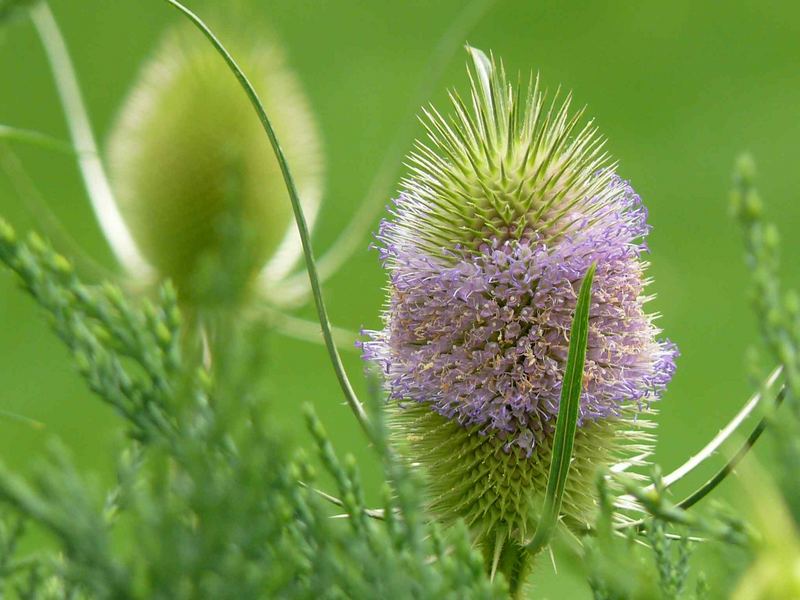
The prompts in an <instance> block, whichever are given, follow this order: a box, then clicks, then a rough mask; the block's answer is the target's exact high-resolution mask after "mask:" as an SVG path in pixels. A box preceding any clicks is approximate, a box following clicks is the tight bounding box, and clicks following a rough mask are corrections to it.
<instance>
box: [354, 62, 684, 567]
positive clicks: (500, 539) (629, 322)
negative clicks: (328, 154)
mask: <svg viewBox="0 0 800 600" xmlns="http://www.w3.org/2000/svg"><path fill="white" fill-rule="evenodd" d="M471 52H472V58H473V61H474V67H475V68H474V72H473V73H471V75H470V76H471V82H472V86H471V97H470V98H469V101H468V102H465V101H464V100H462V98H460V97H459V96H458V95H457V94H455V93H453V94H452V96H451V97H452V101H453V107H454V111H455V115H454V116H453V117H452V118H445V117H443V116H441V115H440V114H439V113H438V112H436V110H435V109H431V110H429V111H427V112H426V117H427V119H426V127H427V130H428V135H429V143H428V144H423V143H418V145H417V148H416V150H415V152H414V153H413V154H412V156H411V158H410V164H411V171H412V173H411V175H410V176H409V177H408V178H406V179H405V180H404V182H403V191H402V192H401V193H400V195H399V196H398V198H397V199H396V200H395V202H394V206H393V208H392V210H391V213H392V214H391V218H390V219H388V220H386V221H384V222H383V223H382V225H381V228H380V231H379V233H378V236H377V237H378V240H379V243H380V253H381V259H382V261H383V264H384V266H385V267H386V269H387V270H388V272H389V300H388V305H387V308H386V312H385V315H384V320H385V327H384V328H383V329H382V330H380V331H370V332H366V333H367V335H368V337H369V339H368V340H367V341H365V342H364V343H363V349H364V356H365V358H367V359H369V360H371V361H374V362H375V363H377V364H378V365H380V367H381V369H382V370H383V372H384V374H385V378H386V383H387V387H388V390H389V395H390V398H391V400H392V401H393V402H395V403H396V406H397V410H396V415H395V418H394V427H395V434H396V436H397V438H398V440H399V442H400V445H401V446H402V447H403V449H404V451H405V452H406V453H407V455H408V456H409V458H410V459H411V460H413V461H414V462H418V463H420V464H422V465H424V466H425V467H427V470H428V475H429V481H430V486H431V493H432V496H431V497H432V504H433V509H434V510H435V511H436V512H438V513H439V515H440V516H441V517H442V518H444V519H445V520H452V519H455V518H457V517H464V518H465V519H466V520H467V522H468V524H470V525H471V526H472V528H473V530H474V531H475V533H476V535H477V538H478V540H479V541H481V542H483V543H484V545H485V546H486V548H487V549H488V552H490V553H492V552H499V551H500V550H499V548H501V547H502V545H503V544H504V542H505V541H509V542H514V543H515V544H523V543H524V542H525V540H526V539H527V538H528V537H529V536H530V535H531V534H532V533H533V529H535V524H536V520H537V519H536V514H537V507H539V506H540V505H541V502H542V499H543V494H544V491H545V488H546V481H547V472H548V467H549V462H550V455H551V452H552V450H551V443H552V435H553V431H554V425H555V417H556V415H557V413H558V404H559V397H560V392H561V382H562V379H563V376H564V369H565V362H566V357H567V349H568V333H569V327H570V322H571V318H572V315H573V312H574V310H575V305H576V300H577V289H578V287H579V285H580V282H581V279H582V278H583V275H584V274H585V273H586V271H587V269H588V268H589V266H590V265H591V264H592V263H596V264H597V273H596V275H595V280H594V287H593V296H592V305H591V310H590V329H589V342H588V351H587V358H586V366H585V377H584V392H583V394H582V396H581V400H580V412H579V428H578V432H577V435H576V441H575V450H574V455H573V463H572V466H571V470H570V478H569V481H568V483H567V489H566V494H565V498H564V509H563V510H564V515H563V516H564V520H565V522H566V523H567V524H569V525H572V526H573V527H575V528H580V527H582V526H585V525H586V524H587V523H588V522H589V520H590V518H591V513H592V510H593V505H594V499H593V489H594V484H593V478H594V472H595V470H596V469H597V467H600V466H608V465H610V464H612V463H614V462H615V461H617V460H620V459H622V458H623V457H624V458H631V457H639V456H641V455H642V454H645V453H646V450H647V447H648V445H649V443H650V442H651V437H652V436H651V435H650V434H649V433H647V431H646V429H647V427H648V424H649V423H648V421H647V420H646V419H645V418H642V417H643V416H644V415H645V414H646V413H648V412H649V411H650V402H651V401H652V400H655V399H657V398H658V397H659V396H660V394H661V393H662V391H663V389H664V387H665V385H666V384H667V383H668V382H669V380H670V378H671V377H672V374H673V372H674V360H675V357H676V355H677V349H676V348H675V346H674V345H673V344H671V343H670V342H669V341H661V340H659V339H658V334H659V330H658V328H657V327H656V326H655V325H654V324H653V315H648V314H647V313H646V312H645V304H646V302H647V300H648V299H649V297H648V296H647V295H646V294H645V291H644V289H645V286H646V284H647V279H646V278H645V275H644V270H645V267H646V263H645V262H643V260H642V255H643V254H644V253H645V252H646V251H647V248H646V245H645V243H644V238H645V236H646V235H647V233H648V225H647V223H646V216H647V213H646V210H645V208H644V207H643V206H642V203H641V199H640V198H639V196H638V195H637V194H636V193H635V192H634V190H633V188H632V187H631V186H630V185H629V184H628V183H627V182H626V181H624V180H622V179H621V178H620V177H619V176H618V175H617V174H616V172H615V170H614V166H613V165H612V163H611V162H610V159H609V158H608V157H607V155H606V154H605V153H604V152H603V151H602V146H603V141H602V139H601V138H599V137H598V136H597V133H596V129H595V127H594V126H593V125H592V124H591V123H590V124H588V125H586V126H585V127H583V128H582V129H578V128H577V127H578V122H579V120H580V116H581V113H580V112H579V113H578V114H576V115H570V111H569V107H570V101H569V98H567V100H566V101H564V102H563V103H562V104H561V105H560V106H558V105H556V102H555V101H553V102H552V104H549V105H548V104H546V103H545V99H544V95H543V93H542V92H541V91H540V89H539V85H538V81H536V82H531V84H530V85H529V88H528V91H527V93H521V92H520V91H519V90H518V89H516V88H514V87H513V86H511V85H510V83H509V82H508V80H507V78H506V75H505V73H504V70H503V67H502V65H498V64H496V63H495V62H494V61H492V60H489V59H488V58H487V57H486V56H485V55H483V54H482V53H481V52H480V51H477V50H474V49H473V50H471ZM634 462H636V460H634Z"/></svg>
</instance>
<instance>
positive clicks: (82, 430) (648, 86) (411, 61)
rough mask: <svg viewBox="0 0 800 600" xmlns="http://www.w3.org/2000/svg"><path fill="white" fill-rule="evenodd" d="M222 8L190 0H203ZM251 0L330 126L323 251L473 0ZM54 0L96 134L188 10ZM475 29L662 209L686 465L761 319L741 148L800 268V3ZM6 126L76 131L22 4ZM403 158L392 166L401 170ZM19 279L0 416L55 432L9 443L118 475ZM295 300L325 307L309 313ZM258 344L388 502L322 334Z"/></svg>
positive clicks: (351, 286)
mask: <svg viewBox="0 0 800 600" xmlns="http://www.w3.org/2000/svg"><path fill="white" fill-rule="evenodd" d="M220 4H221V3H219V2H217V3H210V2H208V3H203V2H194V3H190V5H191V6H192V7H194V8H196V9H197V10H198V11H200V12H201V14H202V13H203V11H204V10H206V9H209V8H212V7H213V8H215V9H217V10H218V9H219V8H220V7H219V5H220ZM251 4H252V5H253V9H254V10H255V11H257V12H258V13H259V14H261V15H262V16H263V19H264V21H265V22H266V23H268V24H269V27H270V28H271V29H272V30H273V31H274V32H275V33H276V34H277V36H278V37H279V38H280V40H281V41H282V42H283V44H284V45H285V47H286V49H287V52H288V56H289V62H290V65H291V66H292V67H293V68H294V69H295V70H296V72H297V74H298V75H299V77H300V79H301V80H302V83H303V84H304V86H305V89H306V91H307V94H308V96H309V98H310V101H311V104H312V106H313V108H314V110H315V112H316V114H317V118H318V122H319V124H320V128H321V132H322V135H323V142H324V149H325V155H326V160H327V177H326V186H325V187H326V193H325V195H324V206H323V209H322V213H321V216H320V219H319V222H318V226H317V228H316V233H315V246H316V248H318V249H319V250H324V249H325V248H326V247H327V246H328V245H330V243H331V242H332V241H333V240H334V239H336V236H337V234H338V233H339V232H340V231H341V230H342V228H343V227H344V226H345V225H346V223H347V222H348V219H349V218H350V217H351V215H352V214H353V213H354V211H355V210H356V208H357V207H358V206H359V205H360V203H361V200H362V197H363V196H364V195H365V193H366V191H367V188H368V186H369V184H370V182H371V178H372V176H373V175H374V173H375V171H376V169H377V168H378V165H379V163H380V162H381V159H382V158H383V156H384V154H385V152H386V149H387V148H388V147H389V145H390V144H391V142H392V141H393V140H394V138H395V134H396V132H397V130H398V129H399V128H400V127H401V126H402V125H403V124H404V123H407V122H408V119H409V117H410V116H411V113H412V112H413V109H412V103H413V102H414V100H415V94H416V90H417V87H418V84H419V81H420V80H421V78H422V77H423V76H424V74H425V73H426V72H427V70H428V69H430V66H429V62H430V57H431V55H432V53H433V51H434V48H435V47H436V45H437V42H438V41H439V39H440V37H441V35H442V33H443V32H444V31H445V30H446V29H447V28H448V26H449V24H450V23H451V22H452V21H453V19H454V18H456V16H457V15H458V14H459V13H460V11H461V10H462V9H463V5H464V3H462V2H459V1H455V0H437V1H436V2H432V1H429V0H406V1H403V2H382V1H378V0H372V1H371V2H369V1H364V0H361V1H358V0H336V1H333V0H314V1H312V0H277V1H274V2H269V3H268V2H256V1H255V0H254V1H253V2H252V3H251ZM51 6H52V9H53V11H54V12H55V14H56V17H57V18H58V20H59V22H60V24H61V26H62V28H63V32H64V35H65V36H66V38H67V41H68V44H69V46H70V50H71V52H72V56H73V59H74V62H75V64H76V68H77V70H78V75H79V77H80V81H81V84H82V88H83V92H84V95H85V99H86V102H87V104H88V107H89V110H90V114H91V117H92V120H93V125H94V127H95V131H96V134H97V136H98V138H99V139H100V140H101V141H103V140H105V138H106V136H107V134H108V131H109V127H110V125H111V124H112V122H113V119H114V117H115V114H116V111H117V109H118V107H119V106H120V104H121V102H122V101H123V99H124V98H125V96H126V93H127V91H128V89H129V87H130V85H131V83H132V81H133V79H134V77H135V76H136V73H137V70H138V67H139V65H140V63H141V62H142V60H143V59H145V57H147V56H148V53H149V52H150V51H151V49H152V48H153V46H154V44H155V42H156V41H157V39H158V38H159V34H160V33H161V32H162V31H163V29H164V28H165V27H166V26H167V25H169V24H170V23H174V22H176V21H177V20H178V18H179V17H178V15H177V13H176V12H175V11H174V10H172V9H170V8H169V7H168V6H167V4H166V3H165V2H163V1H160V0H146V1H144V0H140V1H138V2H108V1H107V0H80V2H76V1H74V0H72V1H68V0H53V1H52V2H51ZM212 24H213V20H212ZM469 41H470V43H472V44H473V45H476V46H478V47H481V48H483V49H486V50H492V51H493V52H494V53H495V54H496V55H498V56H500V57H502V58H503V60H504V61H505V63H506V65H507V67H508V69H509V70H510V71H512V72H516V71H518V70H519V71H522V72H523V73H527V72H528V71H530V70H537V71H539V72H540V73H541V76H542V80H543V82H544V83H545V85H546V86H548V87H549V88H551V89H554V88H556V87H557V86H558V85H561V86H563V87H564V88H566V89H571V90H572V91H573V92H574V96H575V99H576V102H577V104H579V105H582V104H586V105H588V108H589V111H588V112H589V114H590V115H592V116H593V117H595V119H596V123H597V124H598V125H599V126H600V128H601V131H602V132H603V133H604V134H605V135H606V136H607V137H608V139H609V144H608V148H609V149H610V150H611V152H612V153H613V154H614V156H615V157H616V158H617V159H618V160H619V162H620V168H619V170H620V173H621V174H622V175H623V176H624V177H625V178H628V179H630V180H632V182H633V184H634V187H635V188H636V189H637V191H638V192H639V193H640V194H641V195H642V197H643V199H644V201H645V203H646V204H647V206H648V208H649V211H650V223H651V224H652V226H653V232H652V234H651V237H650V246H651V249H652V255H651V261H652V267H651V270H650V273H651V275H652V276H653V277H654V280H655V281H654V283H653V284H652V286H651V288H650V291H651V292H653V293H656V294H657V298H656V299H655V300H654V301H653V302H652V304H651V307H652V309H653V310H656V311H659V312H661V313H663V317H661V319H660V321H659V323H660V325H661V327H662V328H663V329H664V330H665V332H666V335H668V336H669V337H670V338H672V339H673V340H675V341H676V342H677V343H678V344H679V346H680V349H681V353H682V356H681V358H680V361H679V365H678V371H677V375H676V377H675V379H674V382H673V384H672V385H671V387H670V389H669V391H668V393H667V394H666V397H665V398H664V399H663V402H662V403H661V404H660V409H661V414H660V415H659V416H658V421H659V427H660V429H659V444H658V448H657V453H656V460H657V462H658V463H660V464H661V465H663V467H664V468H665V469H670V468H673V467H675V466H677V465H678V464H679V462H680V461H681V460H682V459H684V458H685V457H687V456H688V455H689V454H690V453H692V452H694V451H696V450H697V449H698V448H699V447H700V446H701V445H702V444H703V443H704V442H705V441H706V440H707V439H708V438H709V437H710V436H712V435H713V434H715V433H716V432H717V430H718V429H719V428H720V427H721V426H722V424H723V423H724V422H725V421H726V420H727V419H728V418H729V417H730V416H731V415H732V414H733V413H734V412H735V411H736V410H737V408H738V407H739V406H740V405H741V404H742V402H743V401H744V400H745V398H746V397H747V396H748V395H749V393H750V386H749V383H748V371H749V370H750V368H749V367H748V364H747V361H746V359H745V356H746V350H747V349H748V347H750V346H751V345H752V344H753V343H754V342H755V341H756V338H757V331H756V327H755V321H754V318H753V316H752V315H751V313H750V311H749V302H748V296H747V293H748V289H749V283H748V279H747V273H746V270H745V267H744V264H743V260H742V258H741V257H742V250H741V245H740V243H739V235H738V231H737V229H736V226H735V224H734V223H733V222H732V221H731V220H730V218H729V216H728V206H727V196H728V188H729V181H730V171H731V167H732V164H733V161H734V158H735V157H736V155H737V154H739V153H740V152H741V151H742V150H748V151H750V152H752V153H753V155H754V156H755V158H756V160H757V162H758V165H759V173H760V178H759V185H760V187H761V190H762V192H763V194H764V196H765V199H766V201H767V202H768V214H769V217H770V218H771V219H772V220H775V221H777V222H778V223H779V225H780V229H781V231H782V233H783V236H784V237H783V257H784V266H783V270H784V273H785V275H786V276H787V277H789V278H794V279H796V278H797V276H798V275H800V272H798V271H799V269H798V268H797V261H796V260H795V257H796V256H797V255H798V250H800V240H798V239H797V238H796V237H795V236H794V235H793V234H794V232H795V231H796V230H797V229H798V227H800V202H798V200H800V198H799V197H798V191H797V190H798V183H800V173H798V169H797V165H798V161H797V155H798V150H800V141H799V140H800V3H797V2H790V1H788V0H787V1H783V2H779V1H775V2H763V1H755V0H739V1H735V2H726V3H719V2H697V1H693V0H681V1H675V2H671V3H663V2H591V1H576V0H568V1H560V2H557V1H554V0H549V1H546V2H526V1H522V0H498V1H497V2H495V3H494V6H493V7H492V8H491V9H490V10H489V11H488V13H487V14H486V15H485V16H484V17H483V18H482V19H481V21H480V22H479V23H478V24H477V26H476V27H475V28H474V29H473V30H472V32H471V33H470V34H469ZM465 58H466V56H465V54H463V53H458V54H457V55H456V56H454V57H453V59H452V60H451V61H450V62H449V65H448V68H447V71H446V73H445V74H444V76H443V78H442V79H441V81H440V84H439V85H438V86H437V88H436V90H435V93H434V94H433V96H432V97H431V98H429V100H432V101H433V102H434V103H436V104H437V105H438V106H444V105H445V97H446V96H445V90H446V88H447V87H450V86H454V85H455V86H461V87H463V84H464V81H465V76H464V64H465ZM231 85H234V84H233V81H231ZM0 124H4V125H13V126H17V127H25V128H30V129H36V130H41V131H45V132H47V133H50V134H52V135H55V136H57V137H60V138H63V139H66V138H67V130H66V126H65V123H64V119H63V115H62V112H61V108H60V105H59V102H58V99H57V96H56V94H55V90H54V87H53V84H52V81H51V77H50V73H49V69H48V66H47V63H46V62H45V59H44V55H43V52H42V50H41V47H40V44H39V42H38V39H37V37H36V35H35V33H34V31H33V29H32V27H31V25H30V23H29V22H28V21H27V20H25V19H21V20H18V21H17V22H15V23H13V24H12V25H11V26H10V27H6V28H5V30H4V31H3V32H2V33H0ZM416 134H419V128H418V127H417V128H416V129H415V135H416ZM411 143H412V137H409V138H408V139H407V140H405V145H406V147H408V148H410V146H411ZM17 150H18V151H19V154H20V156H21V157H22V159H23V160H24V163H25V165H26V167H27V168H28V169H29V171H30V173H31V174H32V176H33V178H34V179H35V180H36V182H37V185H38V186H39V188H40V190H41V192H42V193H43V195H44V197H45V198H46V199H47V202H48V203H49V205H50V208H51V209H52V211H53V212H54V213H55V214H56V216H57V217H58V219H59V220H60V221H62V222H63V223H64V225H65V227H66V228H67V229H68V231H69V232H70V233H71V234H72V235H73V236H75V237H76V238H77V239H78V240H79V241H80V243H81V244H82V246H83V247H84V248H85V249H86V250H87V251H88V252H89V253H90V254H91V255H93V256H94V257H96V258H98V259H99V260H100V261H101V262H103V263H104V264H106V265H109V266H112V265H113V260H112V258H111V255H110V252H109V250H108V249H107V247H106V245H105V242H104V240H103V237H102V234H101V233H100V231H99V229H98V227H97V225H96V222H95V220H94V218H93V215H92V213H91V210H90V208H89V204H88V201H87V198H86V195H85V193H84V191H83V188H82V185H81V181H80V178H79V175H78V172H77V169H76V168H75V165H74V164H73V162H72V161H71V159H70V158H69V157H67V156H62V155H56V154H52V153H48V152H47V151H46V150H40V149H32V148H22V147H18V148H17ZM401 174H402V165H401V164H398V166H397V174H396V178H395V179H396V180H397V179H399V177H400V175H401ZM395 189H396V184H395V185H393V188H392V190H391V191H392V192H394V190H395ZM388 200H389V196H388V195H387V197H386V198H385V199H384V201H388ZM0 214H2V215H3V216H4V217H5V218H7V219H8V220H10V221H11V222H12V223H13V224H14V225H15V226H16V227H17V228H18V229H20V230H28V229H32V228H37V220H36V218H35V217H34V216H33V215H32V214H31V213H30V211H29V210H28V209H26V208H25V206H24V205H23V203H22V202H21V201H20V200H19V199H18V197H17V196H16V194H15V192H14V189H13V188H12V186H11V185H10V184H9V182H8V180H7V179H6V178H5V177H4V176H2V175H0ZM368 243H369V240H368V239H367V238H366V237H365V239H364V240H363V244H362V246H363V250H362V251H360V252H358V253H357V254H356V255H355V256H354V257H353V259H352V260H351V261H350V262H349V263H348V264H347V265H346V266H345V267H344V268H342V269H341V271H340V272H339V273H338V274H337V275H336V276H335V277H333V278H332V279H331V280H330V281H329V283H328V284H327V285H326V289H325V291H326V297H327V300H328V302H329V308H330V312H331V315H332V319H333V320H334V322H335V323H336V324H338V325H341V326H343V327H347V328H350V329H354V330H355V329H358V328H360V327H361V326H366V327H368V328H373V327H376V326H378V324H379V313H380V310H381V303H382V301H383V290H382V286H383V283H384V275H383V273H382V272H381V270H380V268H379V264H378V259H377V253H376V252H374V251H369V250H368V249H367V245H368ZM15 288H16V285H15V282H14V280H13V278H12V277H11V276H9V275H8V274H2V276H0V357H2V360H0V410H3V411H10V412H14V413H20V414H23V415H26V416H28V417H31V418H33V419H37V420H39V421H42V422H43V423H45V425H46V427H45V428H44V429H42V430H36V429H33V428H30V427H28V426H26V425H24V424H22V423H19V422H15V421H11V420H7V419H2V418H0V457H2V460H3V461H4V462H6V463H8V464H10V465H13V466H14V467H15V468H16V469H18V470H19V471H21V472H29V471H30V470H31V468H32V467H33V465H35V463H36V461H37V460H38V459H39V457H40V456H41V455H42V453H43V452H44V450H45V448H46V447H47V445H48V441H49V440H51V439H52V437H53V436H57V437H59V438H61V439H62V440H63V441H64V443H65V444H66V446H67V447H68V448H69V449H70V450H71V451H72V453H73V455H74V458H75V460H76V461H77V462H78V464H79V465H80V466H81V467H83V468H85V469H88V470H91V471H93V472H95V473H96V474H97V478H98V479H99V480H100V481H101V482H102V481H109V480H110V478H111V477H112V476H113V463H112V452H111V451H112V450H113V449H114V448H115V447H116V445H117V444H118V440H119V436H120V422H119V420H118V419H117V418H116V417H115V415H114V414H113V413H112V412H111V411H110V410H109V409H108V408H106V407H105V406H103V405H101V404H100V403H99V402H97V401H96V400H95V399H94V398H92V397H91V395H90V394H89V393H88V392H87V391H86V389H85V388H84V386H83V384H82V383H81V381H80V380H79V379H78V377H77V375H76V374H75V372H74V370H73V369H72V367H71V366H70V364H69V361H68V360H67V355H66V352H65V350H64V349H63V348H62V347H61V346H60V345H59V343H58V341H57V340H56V339H55V338H54V336H53V335H52V334H51V333H50V332H49V331H48V328H47V326H46V323H45V321H44V319H43V318H41V315H40V314H39V313H38V312H37V310H36V309H35V308H34V306H33V304H32V302H31V301H30V300H29V299H28V298H26V297H25V296H24V295H23V294H22V293H20V292H19V291H18V290H17V289H15ZM300 314H302V315H304V316H306V317H308V318H313V316H314V313H313V311H312V310H311V309H310V308H309V307H306V308H304V309H302V310H301V311H300ZM265 343H269V344H270V345H271V356H272V358H273V361H272V363H271V365H270V372H271V375H272V387H271V393H272V396H273V404H274V406H275V418H276V422H277V423H279V425H280V427H281V428H282V429H283V430H284V431H285V432H287V433H288V434H289V435H290V436H292V437H295V438H299V439H302V436H303V435H304V434H303V433H302V429H303V425H302V418H301V416H300V406H301V405H302V403H303V402H306V401H311V402H313V403H314V405H315V406H316V407H317V410H318V411H319V413H320V416H321V418H322V419H323V421H324V422H325V424H326V426H327V427H328V428H329V430H330V432H331V434H332V437H333V440H334V442H335V444H336V446H337V448H338V449H339V450H341V451H342V452H353V453H354V454H355V455H356V456H358V457H359V458H360V459H361V461H362V463H363V464H364V468H365V470H366V473H367V481H366V486H367V489H368V490H369V494H370V497H371V498H372V499H373V500H377V497H378V489H377V488H378V485H377V476H376V474H377V470H376V467H375V464H374V463H373V461H372V459H371V456H370V453H369V450H368V449H367V448H366V446H365V444H364V441H363V437H362V435H361V434H360V432H359V431H358V429H357V427H356V425H355V422H354V420H353V418H352V417H351V415H350V413H349V412H348V410H347V408H346V407H345V406H344V405H343V402H342V397H341V394H340V393H339V391H338V388H337V385H336V381H335V378H334V374H333V371H332V370H331V368H330V365H329V363H328V360H327V358H326V355H325V352H324V350H323V348H322V347H321V346H315V345H309V344H307V343H303V342H298V341H295V340H291V339H285V338H282V337H277V336H276V337H273V338H271V339H270V340H268V341H265ZM345 361H346V365H347V367H348V369H349V371H350V373H351V374H352V377H353V379H354V380H355V381H356V383H357V387H358V388H359V389H363V382H362V378H361V373H362V369H363V367H362V365H361V363H360V360H359V358H358V356H357V354H355V353H348V354H347V356H346V357H345ZM726 488H727V492H730V491H731V490H732V489H735V486H731V485H730V484H726ZM728 495H729V496H732V494H730V493H728ZM538 589H539V590H540V591H541V592H543V593H545V594H546V595H549V597H562V595H563V594H565V593H566V591H565V590H567V589H569V590H572V591H571V592H570V593H571V594H575V596H572V595H571V596H570V597H579V595H578V594H579V592H580V593H586V591H585V589H584V588H583V587H582V586H581V585H580V584H578V583H575V581H573V580H572V578H571V577H570V576H566V577H556V576H554V575H553V573H552V569H551V568H550V567H549V566H548V565H543V568H542V569H541V581H540V584H539V588H538Z"/></svg>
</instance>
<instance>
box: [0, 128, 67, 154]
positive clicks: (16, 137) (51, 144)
mask: <svg viewBox="0 0 800 600" xmlns="http://www.w3.org/2000/svg"><path fill="white" fill-rule="evenodd" d="M0 140H3V141H8V142H22V143H23V144H30V145H32V146H38V147H40V148H45V149H47V150H54V151H56V152H61V153H63V154H71V155H76V154H78V151H77V150H75V148H73V147H72V144H70V143H69V142H65V141H64V140H59V139H58V138H55V137H52V136H50V135H47V134H46V133H42V132H40V131H34V130H32V129H21V128H19V127H11V126H10V125H0Z"/></svg>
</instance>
